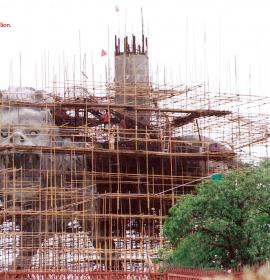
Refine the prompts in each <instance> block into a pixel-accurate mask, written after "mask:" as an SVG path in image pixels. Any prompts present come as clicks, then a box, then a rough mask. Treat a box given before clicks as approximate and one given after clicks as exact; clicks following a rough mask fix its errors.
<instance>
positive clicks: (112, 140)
mask: <svg viewBox="0 0 270 280" xmlns="http://www.w3.org/2000/svg"><path fill="white" fill-rule="evenodd" d="M114 144H115V137H114V134H113V133H110V135H109V149H110V150H114Z"/></svg>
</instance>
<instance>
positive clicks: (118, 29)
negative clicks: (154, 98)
mask: <svg viewBox="0 0 270 280" xmlns="http://www.w3.org/2000/svg"><path fill="white" fill-rule="evenodd" d="M268 2H269V1H266V0H265V1H262V0H256V1H247V0H245V1H240V0H238V1H237V0H224V1H223V0H222V1H221V0H220V1H219V0H204V1H202V0H186V1H185V0H175V1H173V0H166V1H161V0H155V1H152V0H147V1H146V0H144V1H140V0H133V1H129V0H117V1H113V0H98V1H96V0H93V1H90V0H63V1H60V0H58V1H56V0H24V1H22V0H0V22H2V23H4V24H7V23H8V24H10V25H11V27H0V42H1V46H0V50H1V52H0V88H1V89H3V88H6V87H8V86H9V85H13V86H18V85H19V84H20V77H19V72H20V71H19V56H20V55H19V54H20V53H21V66H22V67H21V69H22V71H21V72H22V75H21V81H22V85H23V86H34V87H36V86H37V87H39V88H41V87H42V84H43V87H44V86H45V82H44V75H45V74H44V73H45V71H44V68H45V61H46V67H47V70H46V75H47V77H49V78H48V79H47V80H49V81H50V82H52V81H53V74H54V76H55V77H57V79H59V76H60V80H61V79H62V78H63V77H62V76H63V70H62V66H63V65H64V64H65V65H66V67H67V65H68V68H69V73H70V74H71V73H72V72H73V69H74V67H75V72H76V75H77V76H76V78H77V79H79V75H78V73H79V72H78V69H79V63H80V58H79V56H80V51H79V49H80V48H79V45H80V44H79V34H80V38H81V56H83V54H84V53H85V54H86V58H87V67H86V70H85V72H86V74H87V76H88V77H89V79H92V77H93V73H92V67H91V64H92V63H94V65H95V67H94V69H95V71H94V72H95V73H94V78H95V80H98V81H100V80H104V79H105V74H104V73H105V70H104V69H105V65H106V64H108V61H110V67H111V73H113V46H114V34H117V35H120V36H121V37H123V36H124V35H125V34H127V35H131V34H136V35H139V34H140V32H141V7H142V8H143V18H144V31H145V34H146V35H147V36H148V38H149V58H150V65H151V76H152V78H153V80H154V81H159V82H160V83H163V82H164V69H165V70H166V71H165V72H166V82H170V83H173V84H174V85H177V84H180V83H181V84H182V83H188V84H189V85H190V84H197V83H203V82H204V81H207V83H208V84H209V88H210V90H213V91H214V90H218V88H219V87H220V88H221V90H222V91H232V92H241V93H248V92H249V91H250V90H251V92H252V93H253V94H259V95H267V94H268V82H269V80H270V54H269V52H270V36H269V33H270V31H269V30H270V16H269V11H270V6H269V4H268ZM115 6H117V7H118V8H119V12H116V11H115ZM102 49H104V50H106V51H107V52H108V53H109V56H105V57H101V55H100V53H101V50H102ZM48 61H49V62H48ZM63 61H64V62H63ZM74 61H75V65H74ZM235 69H236V71H235ZM42 77H43V83H42ZM70 78H72V77H70ZM46 85H48V82H47V84H46Z"/></svg>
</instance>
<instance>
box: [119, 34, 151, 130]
mask: <svg viewBox="0 0 270 280" xmlns="http://www.w3.org/2000/svg"><path fill="white" fill-rule="evenodd" d="M115 86H116V93H115V103H117V104H123V105H134V106H138V107H143V106H149V105H150V97H149V96H150V87H149V61H148V56H147V38H145V37H144V35H142V42H141V45H140V44H139V45H137V44H136V38H135V36H134V35H133V36H132V42H131V45H130V44H129V42H128V37H125V38H124V49H123V51H121V49H120V39H119V38H117V37H116V36H115ZM124 113H125V115H126V116H128V117H130V118H132V119H134V120H135V121H137V122H138V123H140V124H142V125H144V126H149V123H150V113H149V112H137V114H135V113H134V112H124Z"/></svg>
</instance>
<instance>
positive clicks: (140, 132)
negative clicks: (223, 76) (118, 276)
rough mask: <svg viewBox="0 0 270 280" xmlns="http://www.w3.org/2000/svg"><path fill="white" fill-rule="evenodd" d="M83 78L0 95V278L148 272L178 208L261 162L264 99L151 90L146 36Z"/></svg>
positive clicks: (120, 46) (126, 42)
mask: <svg viewBox="0 0 270 280" xmlns="http://www.w3.org/2000/svg"><path fill="white" fill-rule="evenodd" d="M120 39H121V40H120ZM81 72H83V69H81ZM84 76H85V77H83V78H82V80H81V81H71V80H64V81H62V82H61V83H60V82H59V83H56V84H54V86H53V87H51V88H46V89H42V90H38V89H34V88H30V87H28V88H26V87H24V88H23V87H18V88H10V89H8V90H2V91H1V92H0V103H1V105H0V114H1V116H0V129H1V137H0V166H1V170H0V218H1V221H0V270H1V271H3V272H18V271H21V272H28V273H29V272H33V273H34V272H35V271H36V272H37V271H43V272H50V271H52V272H65V271H72V272H89V271H90V272H95V271H103V272H109V271H121V272H150V271H151V272H157V271H158V266H157V265H156V264H155V261H154V260H155V258H156V257H157V255H158V251H159V249H160V248H161V247H162V246H163V244H164V242H166V241H165V240H164V238H163V235H162V225H163V221H164V218H165V216H166V215H167V214H168V211H169V209H170V208H171V207H172V206H173V205H174V204H175V202H176V200H177V199H181V197H182V196H183V195H185V194H187V193H195V191H196V185H197V184H198V183H200V182H201V181H202V180H205V179H206V180H211V178H212V177H213V176H214V175H218V174H222V173H225V172H226V171H227V170H229V169H231V168H241V167H242V166H244V165H245V164H247V163H255V164H256V162H258V161H260V160H261V158H263V157H267V156H268V153H267V150H268V143H269V136H270V131H269V130H268V127H269V115H268V114H267V108H268V107H269V104H270V102H269V98H268V97H263V96H256V95H253V94H251V93H248V94H236V93H228V92H227V93H223V92H210V91H208V90H206V87H205V86H204V85H200V84H198V85H197V84H196V85H186V84H182V85H168V84H154V83H152V82H151V81H150V77H149V57H148V42H147V38H146V37H145V36H144V35H142V36H141V37H140V38H139V39H138V38H135V36H131V37H129V38H128V37H124V38H123V39H122V38H117V37H115V52H114V80H113V82H111V81H108V82H107V83H97V82H96V83H95V86H93V82H89V81H88V79H87V77H86V75H84ZM258 112H259V113H258ZM255 155H256V156H255ZM39 279H40V278H39ZM42 279H44V278H42ZM59 279H60V278H59ZM89 279H92V278H89ZM123 279H124V278H123ZM126 279H127V278H126Z"/></svg>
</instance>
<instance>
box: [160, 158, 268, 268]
mask: <svg viewBox="0 0 270 280" xmlns="http://www.w3.org/2000/svg"><path fill="white" fill-rule="evenodd" d="M163 232H164V236H165V238H167V239H168V240H169V242H170V243H171V245H172V247H173V251H172V253H170V254H169V256H168V257H167V262H168V263H171V264H177V265H181V266H192V267H219V268H229V267H236V266H238V265H247V264H253V263H259V262H262V261H265V260H269V259H270V162H269V161H266V162H263V163H261V164H260V165H259V166H257V167H246V168H244V169H242V170H237V171H230V172H228V173H227V174H226V175H225V176H224V177H223V178H222V179H221V180H220V181H214V180H207V181H205V182H203V183H201V184H200V185H199V186H198V188H197V194H196V195H186V196H185V197H184V198H182V199H180V200H178V201H177V203H176V205H175V206H174V207H172V208H171V210H170V212H169V215H168V217H167V218H166V220H165V224H164V231H163Z"/></svg>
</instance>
